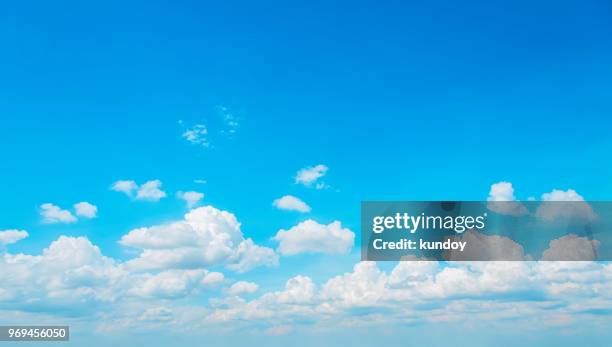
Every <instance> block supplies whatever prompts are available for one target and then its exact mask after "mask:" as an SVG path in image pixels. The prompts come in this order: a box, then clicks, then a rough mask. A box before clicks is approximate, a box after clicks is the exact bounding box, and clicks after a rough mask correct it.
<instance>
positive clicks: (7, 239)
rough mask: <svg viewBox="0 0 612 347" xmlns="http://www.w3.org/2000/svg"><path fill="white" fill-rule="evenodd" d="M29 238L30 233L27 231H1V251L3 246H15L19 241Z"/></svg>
mask: <svg viewBox="0 0 612 347" xmlns="http://www.w3.org/2000/svg"><path fill="white" fill-rule="evenodd" d="M26 237H28V232H27V231H25V230H16V229H10V230H2V231H0V250H1V249H2V246H6V245H10V244H13V243H15V242H17V241H19V240H22V239H25V238H26Z"/></svg>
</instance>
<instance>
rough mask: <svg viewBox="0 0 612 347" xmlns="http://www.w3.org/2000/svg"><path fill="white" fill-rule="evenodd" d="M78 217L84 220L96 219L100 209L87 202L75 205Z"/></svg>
mask: <svg viewBox="0 0 612 347" xmlns="http://www.w3.org/2000/svg"><path fill="white" fill-rule="evenodd" d="M74 210H75V211H76V215H77V216H79V217H84V218H95V217H96V216H97V214H98V207H96V206H95V205H92V204H90V203H88V202H86V201H82V202H79V203H77V204H74Z"/></svg>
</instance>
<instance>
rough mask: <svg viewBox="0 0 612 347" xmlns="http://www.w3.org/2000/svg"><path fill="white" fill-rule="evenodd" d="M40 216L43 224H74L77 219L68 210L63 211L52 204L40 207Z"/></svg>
mask: <svg viewBox="0 0 612 347" xmlns="http://www.w3.org/2000/svg"><path fill="white" fill-rule="evenodd" d="M40 215H41V217H42V221H43V223H48V224H55V223H74V222H76V221H77V218H76V217H75V216H74V215H73V214H72V213H71V212H70V211H68V210H62V209H61V208H60V207H59V206H56V205H54V204H52V203H44V204H42V205H40Z"/></svg>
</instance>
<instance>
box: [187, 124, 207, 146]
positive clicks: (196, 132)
mask: <svg viewBox="0 0 612 347" xmlns="http://www.w3.org/2000/svg"><path fill="white" fill-rule="evenodd" d="M183 138H184V139H185V140H187V141H188V142H190V143H193V144H195V145H198V146H202V147H204V148H208V147H209V146H210V142H209V141H208V129H207V128H206V125H204V124H196V125H194V126H193V127H191V128H189V129H187V130H186V131H185V132H184V133H183Z"/></svg>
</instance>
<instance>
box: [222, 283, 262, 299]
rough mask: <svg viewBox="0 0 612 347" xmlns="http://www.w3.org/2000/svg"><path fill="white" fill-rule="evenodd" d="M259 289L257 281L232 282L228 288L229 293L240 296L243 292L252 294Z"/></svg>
mask: <svg viewBox="0 0 612 347" xmlns="http://www.w3.org/2000/svg"><path fill="white" fill-rule="evenodd" d="M258 290H259V286H258V285H257V283H253V282H247V281H239V282H236V283H234V284H232V286H231V287H229V288H228V289H227V294H228V295H234V296H240V295H243V294H252V293H255V292H256V291H258Z"/></svg>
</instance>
